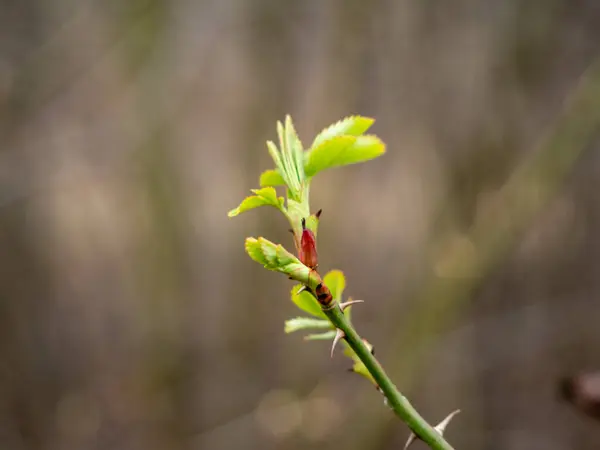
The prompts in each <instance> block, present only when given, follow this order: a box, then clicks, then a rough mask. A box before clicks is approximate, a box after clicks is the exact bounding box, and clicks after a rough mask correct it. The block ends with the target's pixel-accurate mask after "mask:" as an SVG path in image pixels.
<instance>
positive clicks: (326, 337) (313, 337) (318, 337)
mask: <svg viewBox="0 0 600 450" xmlns="http://www.w3.org/2000/svg"><path fill="white" fill-rule="evenodd" d="M332 326H333V325H332ZM335 334H336V331H335V330H331V331H326V332H325V333H316V334H309V335H307V336H304V340H305V341H331V340H333V338H334V337H335Z"/></svg>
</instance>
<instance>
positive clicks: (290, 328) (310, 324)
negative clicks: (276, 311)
mask: <svg viewBox="0 0 600 450" xmlns="http://www.w3.org/2000/svg"><path fill="white" fill-rule="evenodd" d="M331 327H332V325H331V322H329V321H328V320H325V319H313V318H310V317H295V318H293V319H289V320H286V321H285V332H286V333H293V332H294V331H298V330H307V329H313V330H330V329H331Z"/></svg>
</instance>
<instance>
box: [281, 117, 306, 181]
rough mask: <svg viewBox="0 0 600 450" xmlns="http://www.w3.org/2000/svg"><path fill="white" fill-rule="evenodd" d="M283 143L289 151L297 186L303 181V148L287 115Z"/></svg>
mask: <svg viewBox="0 0 600 450" xmlns="http://www.w3.org/2000/svg"><path fill="white" fill-rule="evenodd" d="M285 144H286V148H287V149H288V151H289V152H290V155H291V157H292V158H291V160H292V165H293V166H294V170H295V172H296V177H297V180H298V182H299V186H302V184H303V183H304V179H305V176H304V148H303V147H302V142H300V138H299V137H298V133H296V129H295V128H294V124H293V122H292V118H291V117H290V116H289V115H288V116H286V117H285Z"/></svg>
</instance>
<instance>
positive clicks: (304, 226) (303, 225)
mask: <svg viewBox="0 0 600 450" xmlns="http://www.w3.org/2000/svg"><path fill="white" fill-rule="evenodd" d="M302 229H303V230H306V219H305V218H304V217H303V218H302Z"/></svg>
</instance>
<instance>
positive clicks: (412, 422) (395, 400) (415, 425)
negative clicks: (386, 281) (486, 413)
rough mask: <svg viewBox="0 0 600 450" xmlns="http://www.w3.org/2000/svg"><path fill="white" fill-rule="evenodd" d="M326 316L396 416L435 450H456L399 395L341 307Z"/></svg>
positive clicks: (328, 312) (325, 311) (328, 311)
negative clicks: (375, 383) (339, 332)
mask: <svg viewBox="0 0 600 450" xmlns="http://www.w3.org/2000/svg"><path fill="white" fill-rule="evenodd" d="M323 312H324V313H325V315H327V317H328V318H329V320H330V321H331V323H332V324H333V325H334V326H335V327H336V328H338V329H340V330H342V331H343V332H344V334H345V340H346V342H347V343H348V345H349V346H350V348H352V350H354V352H355V353H356V355H357V356H358V357H359V358H360V360H361V361H362V362H363V364H364V365H365V367H366V368H367V370H368V371H369V373H370V374H371V376H372V377H373V378H374V379H375V381H376V382H377V384H378V385H379V388H380V389H381V391H382V392H383V394H384V395H385V397H386V398H387V401H388V404H389V406H390V407H391V408H392V410H393V411H394V413H395V414H396V415H397V416H398V417H399V418H400V419H401V420H402V421H403V422H404V423H406V424H407V425H408V427H409V428H410V429H411V430H412V431H413V432H414V433H415V434H416V435H417V436H418V437H419V438H420V439H421V440H423V441H424V442H425V443H426V444H427V445H429V447H431V448H432V449H434V450H453V448H452V446H451V445H450V444H448V443H447V442H446V440H445V439H444V438H443V436H442V435H441V434H440V433H438V432H437V431H436V430H435V429H434V428H433V427H432V426H431V425H429V423H427V421H426V420H425V419H423V417H421V415H420V414H419V413H418V412H417V411H416V410H415V408H413V406H412V405H411V404H410V402H409V401H408V400H407V398H406V397H404V396H403V395H402V394H401V393H400V391H398V388H397V387H396V386H395V385H394V383H392V380H390V378H389V377H388V375H387V374H386V373H385V371H384V370H383V367H381V365H380V364H379V362H378V361H377V359H376V358H375V356H373V354H372V353H371V351H370V350H369V348H368V347H367V346H366V345H365V343H364V342H363V340H362V338H361V337H360V336H359V334H358V333H357V332H356V330H355V329H354V327H353V326H352V324H351V323H350V321H349V320H348V318H347V317H346V316H345V315H344V313H343V312H342V310H341V309H340V307H339V306H338V305H337V304H336V305H335V306H334V307H333V308H332V309H329V310H323Z"/></svg>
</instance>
